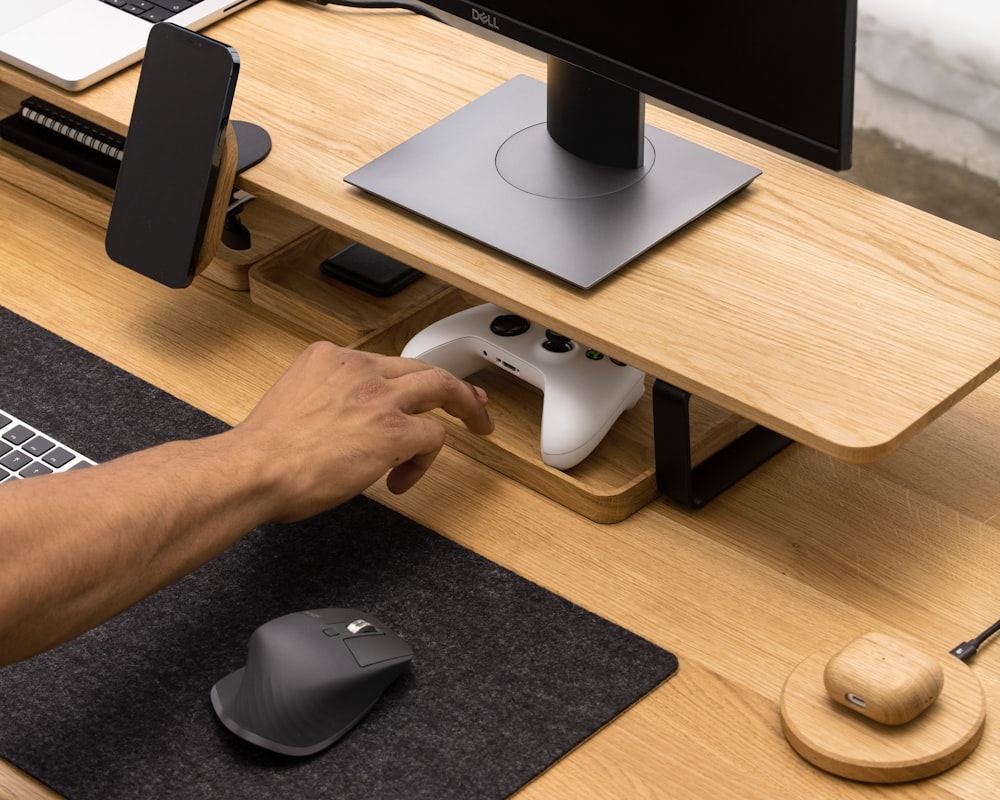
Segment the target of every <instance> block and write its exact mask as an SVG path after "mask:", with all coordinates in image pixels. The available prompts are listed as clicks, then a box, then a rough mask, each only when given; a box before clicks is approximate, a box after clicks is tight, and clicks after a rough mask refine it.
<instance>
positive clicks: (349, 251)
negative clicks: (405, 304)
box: [319, 243, 424, 297]
mask: <svg viewBox="0 0 1000 800" xmlns="http://www.w3.org/2000/svg"><path fill="white" fill-rule="evenodd" d="M319 268H320V271H321V272H322V273H323V274H324V275H327V276H328V277H331V278H336V279H337V280H340V281H343V282H344V283H346V284H348V285H349V286H354V287H355V288H357V289H361V290H362V291H363V292H367V293H368V294H371V295H374V296H375V297H391V296H392V295H394V294H396V293H397V292H400V291H401V290H403V289H405V288H406V287H407V286H409V285H410V284H411V283H413V282H414V281H415V280H417V279H418V278H421V277H423V274H424V273H422V272H421V271H420V270H418V269H414V268H413V267H410V266H407V265H406V264H404V263H403V262H402V261H397V260H396V259H394V258H391V257H390V256H387V255H385V254H384V253H380V252H378V251H377V250H372V249H371V248H370V247H365V246H364V245H363V244H358V243H354V244H349V245H348V246H347V247H345V248H344V249H343V250H341V251H339V252H337V253H334V254H333V255H332V256H330V257H329V258H328V259H326V261H324V262H323V263H321V264H320V265H319Z"/></svg>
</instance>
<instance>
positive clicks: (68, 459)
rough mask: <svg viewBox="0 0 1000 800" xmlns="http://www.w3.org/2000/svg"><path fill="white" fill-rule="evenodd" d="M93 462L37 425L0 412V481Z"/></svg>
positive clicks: (85, 465)
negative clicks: (48, 434)
mask: <svg viewBox="0 0 1000 800" xmlns="http://www.w3.org/2000/svg"><path fill="white" fill-rule="evenodd" d="M93 464H94V462H93V461H91V460H90V459H89V458H85V457H84V456H82V455H80V454H79V453H78V452H77V451H76V450H74V449H73V448H71V447H67V446H66V445H64V444H63V443H62V442H59V441H57V440H56V439H54V438H53V437H51V436H47V435H46V434H44V433H43V432H42V431H40V430H38V428H35V427H34V426H32V425H29V424H27V423H26V422H22V421H21V420H19V419H18V418H17V417H15V416H14V415H13V414H8V413H6V412H4V411H0V483H4V482H6V481H12V480H19V479H21V478H31V477H34V476H35V475H48V474H50V473H53V472H66V471H68V470H71V469H79V468H80V467H89V466H92V465H93Z"/></svg>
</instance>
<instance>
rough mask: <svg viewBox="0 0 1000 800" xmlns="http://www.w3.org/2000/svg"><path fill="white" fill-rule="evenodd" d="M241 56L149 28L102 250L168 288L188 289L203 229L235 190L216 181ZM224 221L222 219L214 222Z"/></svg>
mask: <svg viewBox="0 0 1000 800" xmlns="http://www.w3.org/2000/svg"><path fill="white" fill-rule="evenodd" d="M239 67H240V59H239V55H238V54H237V52H236V51H235V50H234V49H233V48H231V47H229V46H228V45H225V44H222V43H221V42H218V41H216V40H214V39H210V38H209V37H207V36H203V35H202V34H200V33H195V32H194V31H189V30H187V29H186V28H182V27H180V26H178V25H174V24H172V23H169V22H160V23H157V24H156V25H154V26H153V27H152V29H151V30H150V33H149V39H148V41H147V44H146V53H145V56H144V57H143V61H142V69H141V72H140V73H139V83H138V88H137V90H136V95H135V103H134V105H133V107H132V119H131V122H130V123H129V129H128V134H127V136H126V137H125V151H124V154H123V156H122V162H121V167H120V169H119V172H118V181H117V183H116V184H115V193H114V199H113V200H112V205H111V216H110V218H109V220H108V232H107V236H106V237H105V249H106V250H107V253H108V255H109V256H110V257H111V258H112V259H113V260H114V261H116V262H118V263H119V264H122V265H124V266H126V267H129V268H130V269H133V270H135V271H136V272H139V273H142V274H143V275H146V276H147V277H149V278H152V279H153V280H156V281H158V282H160V283H162V284H165V285H166V286H170V287H173V288H183V287H185V286H188V285H189V284H190V283H191V281H192V280H193V279H194V276H195V274H196V272H197V271H198V269H199V268H201V267H203V266H205V264H204V263H200V262H202V261H204V260H205V258H204V257H205V248H206V246H207V247H209V248H210V250H209V257H208V260H211V254H214V252H215V249H214V248H215V246H216V245H217V242H208V241H206V231H208V230H209V229H210V227H211V225H210V222H212V221H213V220H214V216H215V215H216V214H219V213H221V214H224V208H223V209H222V210H221V212H219V211H218V209H219V204H218V203H217V202H216V203H214V204H213V200H215V198H216V194H217V191H216V190H217V189H218V191H220V192H221V191H225V192H226V193H227V195H226V202H227V203H228V193H229V192H231V190H232V186H227V187H224V186H221V185H217V184H218V183H219V174H220V165H221V157H222V149H223V148H222V145H223V141H224V139H225V136H226V131H227V128H228V126H229V112H230V109H231V107H232V104H233V95H234V93H235V91H236V78H237V76H238V75H239ZM220 222H221V221H220Z"/></svg>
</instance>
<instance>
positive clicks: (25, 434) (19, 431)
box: [3, 425, 35, 444]
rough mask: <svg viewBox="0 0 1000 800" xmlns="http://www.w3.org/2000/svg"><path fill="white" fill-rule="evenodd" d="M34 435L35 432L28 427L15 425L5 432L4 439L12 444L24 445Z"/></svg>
mask: <svg viewBox="0 0 1000 800" xmlns="http://www.w3.org/2000/svg"><path fill="white" fill-rule="evenodd" d="M34 435H35V432H34V431H33V430H31V428H29V427H28V426H27V425H15V426H14V427H12V428H10V429H8V430H5V431H4V432H3V438H4V439H6V440H7V441H8V442H10V443H11V444H24V443H25V442H26V441H28V439H30V438H31V437H32V436H34Z"/></svg>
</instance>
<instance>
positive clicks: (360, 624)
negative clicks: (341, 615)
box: [347, 619, 378, 634]
mask: <svg viewBox="0 0 1000 800" xmlns="http://www.w3.org/2000/svg"><path fill="white" fill-rule="evenodd" d="M347 630H348V631H350V632H351V633H355V634H357V633H378V628H376V627H375V626H374V625H372V624H371V623H370V622H368V621H367V620H363V619H356V620H354V622H349V623H347Z"/></svg>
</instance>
